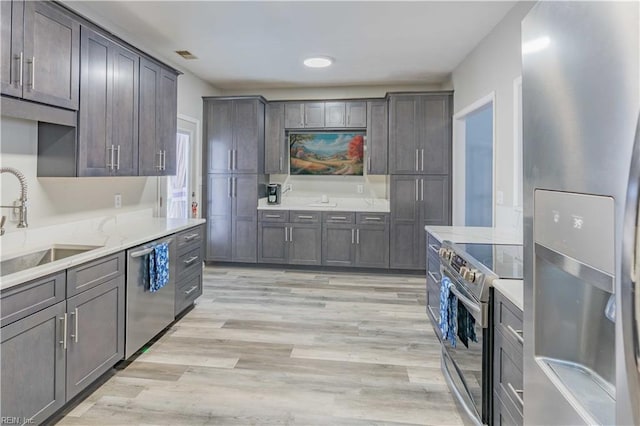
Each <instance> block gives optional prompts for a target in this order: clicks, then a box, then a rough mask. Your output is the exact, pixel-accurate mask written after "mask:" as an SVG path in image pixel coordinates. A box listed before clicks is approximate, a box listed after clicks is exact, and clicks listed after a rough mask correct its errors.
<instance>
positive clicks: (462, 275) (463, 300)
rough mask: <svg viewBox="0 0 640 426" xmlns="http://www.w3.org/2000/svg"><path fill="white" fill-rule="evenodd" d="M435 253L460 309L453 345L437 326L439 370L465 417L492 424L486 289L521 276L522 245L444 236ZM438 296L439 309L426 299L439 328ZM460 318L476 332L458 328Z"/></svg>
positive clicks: (490, 342)
mask: <svg viewBox="0 0 640 426" xmlns="http://www.w3.org/2000/svg"><path fill="white" fill-rule="evenodd" d="M439 257H440V273H441V276H442V277H447V278H449V280H450V281H451V286H450V288H449V292H450V294H451V296H453V299H451V300H453V302H452V303H456V306H457V308H456V311H457V315H458V317H457V318H455V319H454V321H457V324H458V325H459V326H458V331H457V335H456V336H455V341H456V342H455V346H454V344H453V343H452V342H451V340H450V339H448V338H446V336H443V335H442V334H441V333H439V332H438V337H439V338H440V341H441V342H442V370H443V373H444V376H445V379H446V381H447V384H448V385H449V388H450V389H451V392H452V394H453V396H454V399H455V401H456V403H457V405H458V407H459V409H460V411H461V412H462V413H461V414H463V419H464V420H465V421H466V423H470V424H476V425H481V424H490V422H491V388H492V380H491V377H492V368H491V366H492V346H493V335H492V332H493V331H492V330H493V327H492V324H491V318H492V315H491V291H490V290H491V287H492V283H493V281H494V280H496V279H498V278H501V277H502V278H512V279H522V262H521V259H522V246H521V245H494V244H453V243H451V242H449V241H444V242H443V244H442V247H441V249H440V251H439ZM432 280H433V279H432ZM439 289H440V286H438V290H439ZM439 301H440V298H439V297H438V309H437V311H436V310H435V303H434V302H429V304H428V308H427V310H428V311H429V312H430V313H431V312H437V315H436V313H433V314H430V317H432V321H434V320H435V318H436V317H437V318H438V328H439V318H440V304H439ZM467 313H468V314H467ZM463 315H465V316H466V315H468V316H469V317H471V318H473V320H470V319H468V318H469V317H462V316H463ZM460 324H465V325H466V324H468V327H470V328H472V329H473V333H472V334H473V337H474V338H471V337H470V336H471V334H470V333H471V332H470V331H469V329H468V328H467V329H466V330H465V332H464V333H460V328H462V327H461V326H460Z"/></svg>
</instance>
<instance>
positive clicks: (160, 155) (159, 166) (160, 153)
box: [156, 150, 162, 170]
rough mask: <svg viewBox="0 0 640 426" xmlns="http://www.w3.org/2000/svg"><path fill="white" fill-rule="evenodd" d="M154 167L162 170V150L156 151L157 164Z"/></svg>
mask: <svg viewBox="0 0 640 426" xmlns="http://www.w3.org/2000/svg"><path fill="white" fill-rule="evenodd" d="M156 169H158V170H162V150H160V151H158V165H157V166H156Z"/></svg>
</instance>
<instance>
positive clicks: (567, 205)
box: [522, 1, 640, 425]
mask: <svg viewBox="0 0 640 426" xmlns="http://www.w3.org/2000/svg"><path fill="white" fill-rule="evenodd" d="M639 19H640V3H638V2H637V1H632V2H605V1H602V2H568V1H567V2H539V3H538V4H536V5H535V6H534V7H533V8H532V9H531V11H530V13H529V14H528V15H527V16H526V17H525V19H524V20H523V22H522V66H523V69H522V90H523V120H524V121H523V137H524V149H523V153H524V154H523V155H524V158H523V160H524V259H525V271H524V272H525V273H524V282H525V293H524V295H525V311H524V319H525V326H524V338H525V345H524V357H525V359H524V401H525V403H524V421H525V423H526V424H545V425H552V424H563V425H565V424H571V425H577V424H640V411H639V410H640V393H639V382H638V380H639V377H640V376H639V374H640V371H639V370H638V365H639V356H640V351H639V345H638V342H639V334H638V333H639V330H640V327H639V323H638V321H639V319H640V296H639V292H638V290H636V286H637V285H639V284H638V283H637V281H638V277H639V276H640V271H639V269H640V268H638V266H637V265H638V260H637V259H638V258H640V241H638V236H637V235H636V234H637V226H636V224H637V222H638V202H639V197H638V191H639V183H640V141H638V132H639V131H640V129H638V126H639V123H638V121H639V113H640V83H639V80H640V67H639V61H640V53H639V52H640V43H639V40H640V33H639Z"/></svg>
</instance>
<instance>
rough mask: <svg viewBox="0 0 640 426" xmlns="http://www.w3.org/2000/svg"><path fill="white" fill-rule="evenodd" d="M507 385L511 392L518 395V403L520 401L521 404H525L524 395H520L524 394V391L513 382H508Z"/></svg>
mask: <svg viewBox="0 0 640 426" xmlns="http://www.w3.org/2000/svg"><path fill="white" fill-rule="evenodd" d="M507 387H508V388H509V390H510V391H511V393H513V396H515V397H516V399H517V400H518V403H520V406H524V401H523V400H522V396H520V395H522V394H524V391H523V390H518V389H516V388H514V387H513V386H512V385H511V383H507Z"/></svg>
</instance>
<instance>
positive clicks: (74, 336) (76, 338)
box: [70, 308, 78, 343]
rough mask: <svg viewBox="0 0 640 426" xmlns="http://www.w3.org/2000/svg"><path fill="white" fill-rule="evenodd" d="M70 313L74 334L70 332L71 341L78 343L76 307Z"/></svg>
mask: <svg viewBox="0 0 640 426" xmlns="http://www.w3.org/2000/svg"><path fill="white" fill-rule="evenodd" d="M70 315H71V316H72V317H73V322H74V326H73V327H74V328H73V333H74V334H72V335H71V337H73V341H74V342H75V343H78V308H75V309H74V310H73V312H71V314H70Z"/></svg>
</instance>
